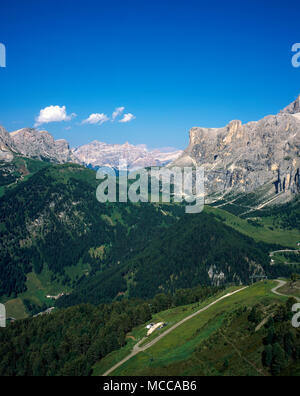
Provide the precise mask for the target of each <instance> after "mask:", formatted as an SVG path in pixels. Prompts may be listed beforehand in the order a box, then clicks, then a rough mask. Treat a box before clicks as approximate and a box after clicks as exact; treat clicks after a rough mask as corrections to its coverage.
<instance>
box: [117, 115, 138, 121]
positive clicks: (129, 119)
mask: <svg viewBox="0 0 300 396" xmlns="http://www.w3.org/2000/svg"><path fill="white" fill-rule="evenodd" d="M135 118H136V117H135V116H134V115H133V114H131V113H127V114H124V117H123V118H122V119H121V120H120V121H119V122H123V123H125V122H130V121H132V120H134V119H135Z"/></svg>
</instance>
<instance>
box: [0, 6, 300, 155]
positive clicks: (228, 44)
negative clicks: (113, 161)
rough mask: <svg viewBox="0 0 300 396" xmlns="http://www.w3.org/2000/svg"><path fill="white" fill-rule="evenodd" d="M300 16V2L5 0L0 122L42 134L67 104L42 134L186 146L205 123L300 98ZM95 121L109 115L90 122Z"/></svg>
mask: <svg viewBox="0 0 300 396" xmlns="http://www.w3.org/2000/svg"><path fill="white" fill-rule="evenodd" d="M299 18H300V5H299V1H295V0H293V1H292V0H286V1H285V2H282V1H278V0H272V1H261V0H259V1H258V0H251V1H250V0H243V1H242V0H240V1H237V0H235V1H231V0H227V1H224V0H223V1H218V0H214V1H210V2H207V1H201V0H151V1H148V0H147V1H146V0H120V1H119V0H115V1H113V0H106V1H104V0H97V1H96V0H85V1H76V0H72V1H70V0H63V1H57V0H43V1H41V0H26V2H25V1H24V0H14V1H13V2H12V1H8V0H2V1H1V10H0V43H3V44H5V46H6V50H7V67H6V68H0V125H3V126H4V127H5V128H6V129H7V130H9V131H13V130H16V129H19V128H22V127H25V126H30V127H31V126H33V125H34V124H35V123H36V121H35V118H36V117H37V116H38V115H39V113H40V110H42V109H45V108H47V107H48V106H60V109H59V111H62V106H65V111H66V112H65V113H63V111H62V113H63V117H65V118H66V119H67V121H61V122H51V123H50V122H49V123H47V124H42V125H40V126H39V128H41V129H46V130H48V131H49V132H51V133H52V134H53V135H54V136H55V138H57V139H59V138H66V139H67V140H68V141H69V142H70V143H71V145H72V146H78V145H81V144H84V143H87V142H89V141H92V140H95V139H97V140H101V141H105V142H108V143H124V142H125V141H129V142H130V143H133V144H141V143H145V144H147V145H148V146H149V147H151V148H155V147H165V146H172V147H176V148H185V147H186V146H187V144H188V130H189V129H190V128H191V127H193V126H207V127H208V126H210V127H220V126H223V125H226V124H227V123H228V122H229V121H230V120H232V119H241V120H242V121H243V122H247V121H250V120H255V119H259V118H262V117H263V116H265V115H267V114H274V113H277V112H278V111H279V110H280V109H281V108H283V107H284V106H286V105H287V104H289V103H290V102H291V101H292V100H294V99H295V97H296V96H297V95H298V94H299V93H300V68H299V69H296V68H293V67H292V66H291V57H292V52H291V47H292V45H293V44H294V43H297V42H300V30H299ZM118 107H125V109H124V111H123V113H122V114H120V116H119V117H118V118H117V119H116V120H115V121H114V122H112V121H111V115H112V112H113V111H114V110H115V109H116V108H118ZM71 114H76V117H75V116H74V115H73V116H71ZM91 114H100V115H106V116H107V118H109V120H108V121H106V122H103V123H102V124H100V122H99V123H98V124H89V123H88V122H86V123H85V124H83V123H82V122H83V121H84V120H87V119H88V117H89V116H90V115H91ZM124 114H132V115H133V116H132V117H131V116H129V118H132V120H131V121H129V122H119V121H120V120H122V119H123V117H124ZM63 117H62V118H63ZM134 117H135V118H134ZM69 118H70V119H69ZM100 119H101V117H100V118H99V120H100ZM42 120H43V118H42Z"/></svg>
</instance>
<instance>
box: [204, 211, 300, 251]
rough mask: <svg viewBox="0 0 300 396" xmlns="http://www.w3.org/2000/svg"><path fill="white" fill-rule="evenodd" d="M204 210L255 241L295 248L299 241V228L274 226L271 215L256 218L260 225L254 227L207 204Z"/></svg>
mask: <svg viewBox="0 0 300 396" xmlns="http://www.w3.org/2000/svg"><path fill="white" fill-rule="evenodd" d="M206 210H207V211H208V212H210V213H213V214H215V215H217V216H218V217H219V218H220V220H222V221H224V222H225V224H227V225H228V226H230V227H232V228H234V229H235V230H237V231H239V232H241V233H242V234H245V235H248V236H249V237H251V238H253V239H254V240H255V241H257V242H259V241H262V242H266V243H271V244H279V245H281V246H284V247H289V248H296V247H297V243H298V242H299V241H300V232H299V230H296V229H293V230H287V229H282V228H278V227H277V228H276V227H274V226H273V223H272V218H271V217H264V218H260V219H258V221H259V223H260V224H261V225H262V226H261V227H256V226H254V225H251V224H250V223H249V222H248V221H247V220H245V219H241V218H240V217H238V216H235V215H234V214H231V213H229V212H226V211H225V210H222V209H218V208H213V207H210V206H207V207H206Z"/></svg>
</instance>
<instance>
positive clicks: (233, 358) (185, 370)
mask: <svg viewBox="0 0 300 396" xmlns="http://www.w3.org/2000/svg"><path fill="white" fill-rule="evenodd" d="M274 286H275V282H272V281H268V282H266V283H265V282H261V283H257V284H255V285H253V286H251V287H249V288H248V289H246V290H245V291H242V292H241V293H238V294H236V295H234V296H232V297H230V298H228V299H227V300H224V301H222V302H220V303H218V304H216V305H215V306H213V307H211V308H210V309H209V310H207V311H205V312H203V313H202V314H200V315H199V316H197V317H195V318H193V319H191V320H189V321H188V322H186V323H184V324H183V325H181V326H180V327H179V328H178V329H176V330H174V331H173V332H172V333H171V334H169V335H168V336H166V337H165V338H164V339H162V340H160V341H159V342H158V343H157V344H156V345H154V346H153V347H151V348H150V349H149V350H147V351H146V352H142V353H140V354H138V355H137V356H135V357H134V358H132V359H131V360H130V361H128V362H127V363H125V364H124V365H123V366H121V367H120V368H118V369H117V370H116V371H115V372H114V373H113V375H116V376H117V375H121V376H126V375H200V374H204V371H206V372H205V374H206V375H213V374H216V370H217V371H218V372H219V370H220V369H221V368H220V367H219V368H218V365H219V363H220V362H222V364H223V361H224V359H228V358H229V360H230V362H231V366H232V367H236V370H237V369H238V368H239V370H242V367H244V368H245V373H247V374H248V373H249V364H246V365H245V361H243V359H241V358H240V357H239V355H238V354H237V353H236V352H233V351H232V346H230V347H228V342H226V341H225V342H224V340H222V342H221V343H222V344H223V347H224V346H225V347H226V348H222V345H219V344H220V342H219V343H216V344H215V345H216V351H214V350H213V351H210V352H209V354H208V355H209V356H210V357H211V359H210V360H211V362H210V363H209V364H206V363H205V362H206V359H207V358H208V357H207V356H206V355H203V357H202V358H201V356H200V361H199V362H198V363H197V359H198V360H199V356H198V357H197V358H196V357H195V356H194V352H195V350H196V349H197V348H199V346H201V344H202V342H204V341H206V340H208V339H209V338H210V337H211V336H213V335H215V334H216V332H217V331H218V330H219V329H220V328H221V327H222V328H224V326H223V324H224V323H225V320H226V318H227V317H228V315H229V314H230V313H231V312H233V311H235V310H237V309H238V308H244V307H252V306H254V305H256V304H257V303H260V302H263V303H264V304H266V305H269V304H271V303H274V302H275V303H276V301H279V300H282V299H284V298H283V297H282V298H281V297H279V296H276V295H274V294H273V293H271V289H272V287H274ZM208 304H209V301H207V302H206V303H205V304H204V305H208ZM180 309H182V307H181V308H180ZM191 309H192V308H191V307H190V308H187V311H186V315H185V316H188V315H189V313H190V312H191ZM176 310H178V308H176ZM165 315H166V313H161V314H159V315H158V317H157V319H159V318H164V317H165ZM168 316H169V317H170V316H172V312H169V313H168ZM174 317H176V315H175V314H174ZM174 320H175V321H176V320H177V321H178V320H179V319H178V318H177V319H174ZM240 325H241V324H240ZM235 326H237V329H236V330H237V331H236V334H235V336H236V337H237V333H238V329H239V328H241V326H238V325H237V324H235ZM157 335H158V334H157ZM231 337H233V335H231ZM255 337H256V336H255ZM255 337H254V339H253V340H251V343H254V345H253V348H254V349H255V345H256V344H260V343H259V342H258V340H259V341H261V336H260V335H258V340H256V341H255ZM232 339H233V338H232ZM236 341H237V344H239V341H240V340H239V339H238V338H236ZM224 343H225V344H227V345H224ZM227 347H228V348H227ZM126 348H128V349H127V351H128V350H130V348H129V346H127V347H126ZM253 348H252V349H253ZM215 352H216V353H217V352H218V354H217V355H216V356H214V354H215ZM260 354H261V350H258V351H255V353H254V356H252V353H251V354H250V355H251V359H252V360H251V361H254V363H255V365H258V367H259V368H260V369H261V368H262V367H261V362H260V356H261V355H260ZM124 355H125V356H126V354H125V350H121V351H117V352H114V354H111V355H109V356H108V357H106V358H105V359H103V361H101V362H99V363H97V364H96V366H95V371H94V374H96V375H99V374H100V375H101V374H102V373H103V372H104V371H105V369H107V368H109V367H108V366H109V364H110V363H114V362H116V361H119V360H120V358H122V357H124ZM200 355H201V353H200ZM248 355H249V354H248V352H247V355H246V356H248ZM256 355H257V356H256ZM255 356H256V358H255ZM258 357H259V358H258ZM195 359H196V361H195ZM108 363H109V364H108ZM209 366H211V367H209ZM221 366H222V365H221ZM250 369H251V370H252V371H253V372H251V374H258V372H257V370H255V369H253V368H251V366H250ZM203 370H204V371H203ZM219 374H220V372H219ZM239 374H241V372H240V373H239Z"/></svg>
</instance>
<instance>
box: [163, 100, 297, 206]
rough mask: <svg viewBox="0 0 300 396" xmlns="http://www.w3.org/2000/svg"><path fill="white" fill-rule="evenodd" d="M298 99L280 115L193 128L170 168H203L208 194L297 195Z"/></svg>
mask: <svg viewBox="0 0 300 396" xmlns="http://www.w3.org/2000/svg"><path fill="white" fill-rule="evenodd" d="M299 155H300V96H299V97H298V98H297V100H296V101H295V102H293V103H292V104H291V105H289V106H288V107H287V108H285V109H284V110H283V111H281V112H280V113H279V114H278V115H275V116H268V117H266V118H264V119H262V120H260V121H258V122H249V123H248V124H245V125H243V124H242V122H241V121H232V122H230V123H229V124H228V125H227V126H226V127H224V128H192V129H191V130H190V144H189V147H188V148H187V149H186V150H185V151H184V153H183V154H182V155H181V156H180V158H179V159H178V160H176V161H174V162H173V163H172V164H171V166H181V167H183V166H193V165H194V166H195V165H197V166H203V167H204V168H205V170H206V190H207V194H208V195H213V194H214V195H218V196H224V194H226V193H228V192H231V191H237V192H246V193H248V192H253V191H255V190H257V189H258V188H259V187H261V186H269V190H268V191H267V190H266V194H272V193H274V194H279V193H285V194H284V195H285V197H286V198H285V199H288V196H291V195H293V194H296V193H299V192H300V180H299V169H300V158H299Z"/></svg>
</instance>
